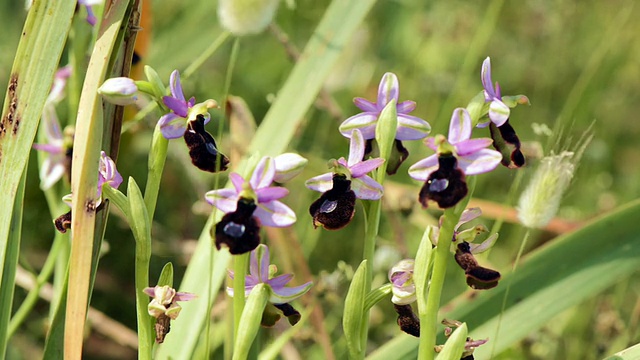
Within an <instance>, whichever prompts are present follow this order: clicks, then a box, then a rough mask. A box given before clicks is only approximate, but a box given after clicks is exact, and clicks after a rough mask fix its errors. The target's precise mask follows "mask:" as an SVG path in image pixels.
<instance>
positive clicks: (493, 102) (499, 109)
mask: <svg viewBox="0 0 640 360" xmlns="http://www.w3.org/2000/svg"><path fill="white" fill-rule="evenodd" d="M481 78H482V87H483V88H484V98H485V102H488V103H490V104H489V119H490V120H491V122H493V123H494V124H495V125H496V126H498V127H500V126H502V125H503V124H504V123H505V122H506V121H507V120H508V119H509V114H510V113H511V110H510V109H509V106H507V105H506V104H505V103H504V102H503V101H502V94H501V93H500V85H499V84H498V82H497V81H496V85H495V88H494V87H493V82H492V80H491V59H490V58H489V57H487V58H486V59H485V60H484V62H483V63H482V72H481ZM484 126H486V125H484Z"/></svg>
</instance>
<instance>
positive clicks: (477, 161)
mask: <svg viewBox="0 0 640 360" xmlns="http://www.w3.org/2000/svg"><path fill="white" fill-rule="evenodd" d="M500 161H502V154H500V153H499V152H497V151H495V150H491V149H482V150H479V151H477V152H475V153H473V154H470V155H467V156H459V157H458V167H459V168H460V169H461V170H462V171H463V172H464V173H465V174H467V175H477V174H482V173H486V172H489V171H491V170H493V169H495V168H496V166H498V164H500Z"/></svg>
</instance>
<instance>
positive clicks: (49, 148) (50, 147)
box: [33, 144, 62, 155]
mask: <svg viewBox="0 0 640 360" xmlns="http://www.w3.org/2000/svg"><path fill="white" fill-rule="evenodd" d="M33 148H34V149H36V150H38V151H44V152H48V153H49V154H52V155H55V154H62V147H61V146H59V145H54V144H33Z"/></svg>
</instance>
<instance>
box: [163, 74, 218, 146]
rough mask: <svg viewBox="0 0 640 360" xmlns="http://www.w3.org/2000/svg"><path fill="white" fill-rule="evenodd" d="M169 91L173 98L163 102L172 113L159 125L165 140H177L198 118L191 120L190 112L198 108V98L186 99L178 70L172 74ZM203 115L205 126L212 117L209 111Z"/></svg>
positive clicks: (164, 116) (165, 99)
mask: <svg viewBox="0 0 640 360" xmlns="http://www.w3.org/2000/svg"><path fill="white" fill-rule="evenodd" d="M169 89H170V90H171V96H164V97H163V98H162V102H163V103H164V104H165V105H166V106H167V107H168V108H169V110H171V111H172V112H170V113H168V114H165V115H163V116H162V117H161V118H160V120H159V121H158V123H159V125H160V130H161V132H162V135H163V136H164V137H165V138H167V139H177V138H179V137H182V136H183V135H184V132H185V131H186V130H187V121H188V120H193V119H195V117H196V115H193V116H192V117H193V119H189V117H190V114H189V112H190V110H191V109H192V108H193V107H195V106H196V98H195V97H191V98H190V99H189V101H187V100H186V99H185V96H184V92H183V91H182V84H181V82H180V72H178V70H174V71H173V72H172V73H171V78H170V80H169ZM211 101H213V100H211ZM207 102H208V101H207ZM205 103H206V102H205ZM207 107H209V106H207ZM201 115H202V116H204V123H205V124H207V123H208V122H209V120H211V115H210V114H209V112H208V111H202V113H201Z"/></svg>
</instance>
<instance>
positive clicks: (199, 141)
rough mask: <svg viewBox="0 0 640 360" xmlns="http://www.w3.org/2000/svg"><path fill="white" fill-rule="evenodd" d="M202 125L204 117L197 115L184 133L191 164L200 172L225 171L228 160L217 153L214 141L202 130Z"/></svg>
mask: <svg viewBox="0 0 640 360" xmlns="http://www.w3.org/2000/svg"><path fill="white" fill-rule="evenodd" d="M204 124H205V117H204V115H202V114H198V115H197V116H196V119H195V120H192V121H189V123H188V125H187V131H185V133H184V141H185V143H186V144H187V147H188V148H189V156H190V157H191V163H192V164H193V165H195V166H196V167H197V168H198V169H200V170H203V171H208V172H212V173H215V172H218V171H224V170H227V167H228V166H229V158H227V157H226V156H225V155H224V154H222V153H221V152H219V151H218V147H217V146H216V141H215V139H214V138H213V136H211V134H209V133H208V132H207V131H206V130H205V129H204Z"/></svg>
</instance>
